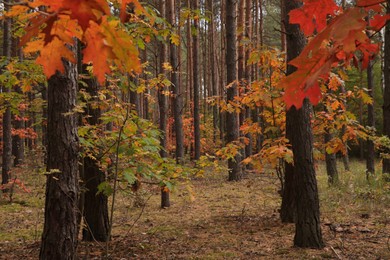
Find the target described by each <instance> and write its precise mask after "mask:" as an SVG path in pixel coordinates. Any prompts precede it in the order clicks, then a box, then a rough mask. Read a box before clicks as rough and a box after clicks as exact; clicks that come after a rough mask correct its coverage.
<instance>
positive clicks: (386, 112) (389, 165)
mask: <svg viewBox="0 0 390 260" xmlns="http://www.w3.org/2000/svg"><path fill="white" fill-rule="evenodd" d="M387 13H388V14H390V0H388V1H387ZM384 50H385V54H384V59H385V60H384V71H383V73H384V83H385V89H384V94H383V99H384V101H383V134H384V135H387V136H388V137H390V24H389V23H388V24H387V25H386V28H385V47H384ZM387 153H390V149H388V150H387ZM383 173H390V159H384V160H383Z"/></svg>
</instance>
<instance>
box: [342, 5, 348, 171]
mask: <svg viewBox="0 0 390 260" xmlns="http://www.w3.org/2000/svg"><path fill="white" fill-rule="evenodd" d="M344 4H345V3H344ZM341 92H342V93H343V94H345V93H346V91H345V87H344V86H341ZM343 104H344V107H345V109H347V102H346V100H344V101H343ZM346 129H347V127H346V126H345V125H343V127H342V128H341V137H343V136H344V134H345V132H346ZM343 164H344V169H345V170H346V171H349V170H350V168H349V151H348V141H346V142H344V153H343Z"/></svg>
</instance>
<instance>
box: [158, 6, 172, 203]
mask: <svg viewBox="0 0 390 260" xmlns="http://www.w3.org/2000/svg"><path fill="white" fill-rule="evenodd" d="M168 1H169V0H168ZM165 7H166V4H165V0H162V1H161V2H160V12H161V15H162V17H165V15H166V8H165ZM160 57H161V60H160V64H159V68H160V73H164V71H163V69H162V64H163V63H164V62H166V61H167V48H166V45H165V44H163V43H161V44H160ZM164 91H165V86H160V88H159V93H158V103H159V109H160V131H161V138H160V145H161V148H162V149H161V151H160V155H161V157H162V158H166V157H168V153H167V124H168V102H167V97H166V95H165V94H164ZM169 206H170V201H169V191H167V190H166V189H165V187H162V188H161V207H162V208H167V207H169Z"/></svg>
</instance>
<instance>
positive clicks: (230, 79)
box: [225, 0, 241, 181]
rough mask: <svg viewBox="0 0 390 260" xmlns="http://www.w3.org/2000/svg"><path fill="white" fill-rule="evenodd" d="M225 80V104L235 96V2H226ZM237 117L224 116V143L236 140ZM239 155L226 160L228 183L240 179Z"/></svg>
mask: <svg viewBox="0 0 390 260" xmlns="http://www.w3.org/2000/svg"><path fill="white" fill-rule="evenodd" d="M225 8H226V11H225V14H226V53H225V55H226V75H227V77H226V80H227V84H228V88H227V102H228V105H229V103H230V102H233V101H234V98H235V97H236V96H237V71H236V62H237V59H236V57H237V55H236V40H237V39H236V1H234V0H227V1H226V7H225ZM238 125H239V124H238V116H237V112H236V111H229V112H228V113H227V115H226V132H227V133H226V141H227V143H232V142H235V141H237V140H238V137H239V131H238V128H239V127H238ZM240 161H241V158H240V155H239V154H238V153H237V154H236V155H235V156H234V158H231V159H229V160H228V168H229V181H238V180H240V179H241V167H240Z"/></svg>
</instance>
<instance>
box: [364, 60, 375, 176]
mask: <svg viewBox="0 0 390 260" xmlns="http://www.w3.org/2000/svg"><path fill="white" fill-rule="evenodd" d="M373 66H374V63H373V62H372V61H370V62H369V63H368V67H367V88H368V91H369V92H368V94H369V95H370V97H371V98H372V100H373V102H372V104H368V105H367V126H368V127H370V129H371V130H372V131H371V133H372V134H375V131H374V129H375V111H374V73H373ZM366 167H367V170H366V171H367V177H368V176H369V175H373V174H375V146H374V141H373V140H371V139H367V157H366Z"/></svg>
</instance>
